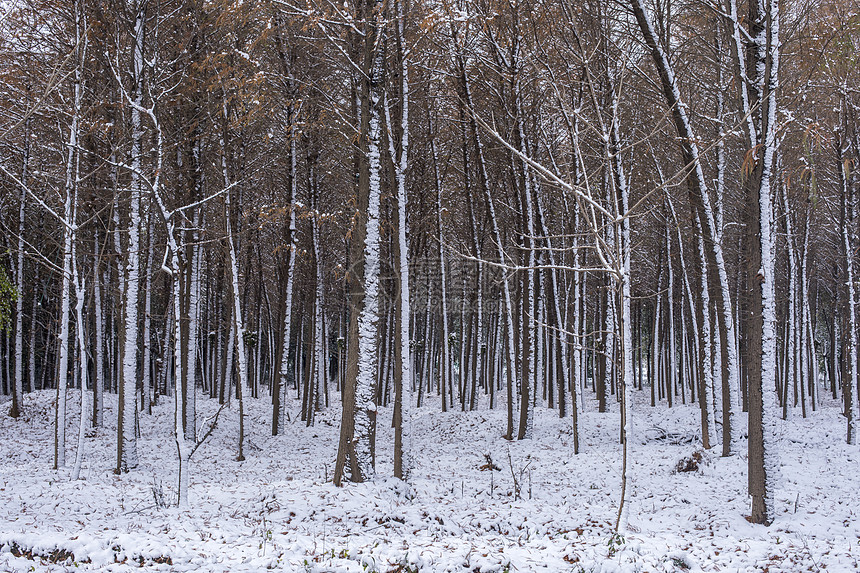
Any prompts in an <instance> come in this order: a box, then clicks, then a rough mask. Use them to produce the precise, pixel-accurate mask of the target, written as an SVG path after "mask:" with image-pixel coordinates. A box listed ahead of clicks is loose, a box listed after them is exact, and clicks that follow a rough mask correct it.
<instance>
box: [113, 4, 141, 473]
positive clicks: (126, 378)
mask: <svg viewBox="0 0 860 573" xmlns="http://www.w3.org/2000/svg"><path fill="white" fill-rule="evenodd" d="M134 9H135V25H134V53H133V55H132V65H133V76H132V81H133V82H134V85H133V88H132V90H133V91H132V96H131V97H132V99H133V104H132V109H131V135H132V144H131V189H130V191H131V205H130V214H129V222H128V247H127V250H126V267H125V280H126V289H125V301H124V309H125V312H124V313H123V314H124V317H123V318H124V320H123V324H122V329H123V331H124V335H123V352H122V377H121V379H120V381H119V383H120V401H121V402H122V404H121V405H120V407H119V409H118V413H119V418H118V421H117V432H118V434H119V435H118V437H117V439H118V440H120V442H121V445H120V448H119V449H120V456H119V459H118V460H117V470H118V471H120V472H127V471H129V470H131V469H134V468H135V467H137V464H138V458H137V436H136V434H135V419H136V415H137V351H138V346H137V338H138V304H137V302H138V300H137V299H138V294H139V291H140V252H139V251H140V224H141V217H140V209H141V199H142V196H143V186H144V182H143V180H142V175H141V154H142V152H143V147H142V146H143V127H142V125H141V117H140V106H141V103H142V101H143V74H144V62H143V38H144V26H145V19H146V13H145V12H146V8H145V4H140V3H138V1H137V0H135V3H134Z"/></svg>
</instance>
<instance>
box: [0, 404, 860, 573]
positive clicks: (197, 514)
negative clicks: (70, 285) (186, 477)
mask: <svg viewBox="0 0 860 573" xmlns="http://www.w3.org/2000/svg"><path fill="white" fill-rule="evenodd" d="M633 394H634V401H636V404H635V406H634V407H635V409H636V411H637V415H636V418H635V420H634V423H635V424H636V425H637V426H638V428H637V429H636V431H633V432H631V433H630V435H631V436H641V438H640V441H639V443H636V444H635V447H636V451H637V455H636V456H635V459H634V460H633V462H632V463H633V464H634V467H633V468H632V469H631V471H632V472H633V475H635V476H636V480H635V483H634V484H633V490H632V491H631V492H630V493H629V496H630V497H629V502H630V504H631V506H630V514H629V525H628V528H627V532H626V537H625V538H624V539H623V540H616V541H615V542H613V541H612V540H613V536H612V534H613V524H614V519H615V513H616V511H617V503H618V494H619V491H618V482H619V480H618V472H619V471H620V459H621V458H620V455H619V454H620V446H619V444H618V413H617V404H616V403H615V402H614V401H612V404H611V407H612V411H611V412H610V413H608V414H598V413H596V412H595V411H594V410H595V407H594V406H595V405H594V402H593V400H592V399H591V396H589V400H588V402H587V404H586V412H584V413H583V414H582V415H581V423H582V425H581V438H582V442H583V443H582V453H581V454H580V455H578V456H574V455H573V454H572V437H571V429H570V420H569V419H566V420H559V419H558V417H557V414H556V413H555V412H553V411H551V410H547V409H545V408H542V407H538V408H537V409H536V411H535V433H534V438H533V439H532V440H528V441H524V442H508V441H506V440H504V439H503V438H502V437H501V435H502V433H504V430H505V418H504V416H505V408H504V404H502V405H501V406H500V407H499V408H498V409H496V410H493V411H489V410H486V409H485V408H486V403H485V401H483V400H482V402H481V404H480V406H481V408H482V409H481V410H478V411H475V412H469V413H462V412H447V413H444V414H443V413H440V412H439V403H438V399H436V398H434V399H432V400H430V401H429V403H428V405H427V406H424V407H422V408H421V409H415V408H412V409H410V411H411V412H412V413H413V424H412V427H413V428H414V435H413V440H414V444H415V450H414V451H415V453H416V454H417V455H416V456H415V457H414V459H413V463H414V464H415V465H414V469H413V472H412V482H411V484H410V486H409V488H407V487H406V486H405V485H404V484H403V483H402V482H400V481H399V480H395V479H393V478H388V479H384V478H379V479H377V480H374V481H372V482H369V483H365V484H353V483H347V485H346V486H345V487H343V488H336V487H334V486H333V485H332V484H331V483H330V478H331V472H332V469H333V467H334V459H335V454H336V451H337V441H338V416H339V413H340V408H339V407H338V405H335V404H333V405H332V406H331V407H330V408H329V409H328V410H326V411H324V412H320V413H319V414H318V418H317V425H316V426H314V427H313V428H307V427H305V426H304V424H299V423H289V424H287V425H286V427H285V428H284V432H283V434H282V435H281V436H277V437H272V436H271V435H270V431H269V430H270V428H269V423H270V421H271V411H270V407H271V406H270V402H269V398H268V397H262V398H260V399H253V398H246V400H245V402H246V413H247V420H246V432H247V438H246V439H247V448H246V455H247V457H248V459H247V460H246V461H245V462H236V461H235V455H234V453H235V452H234V447H235V439H236V435H237V412H236V410H235V407H236V406H235V404H234V406H233V410H230V411H225V412H224V413H222V416H221V419H220V422H219V426H218V428H217V429H216V430H215V432H214V433H213V435H212V436H211V438H210V440H209V441H208V442H206V443H205V444H204V445H203V446H202V447H201V449H200V450H199V451H198V452H197V455H196V457H195V458H194V460H193V461H192V465H193V467H192V468H191V472H190V475H191V480H192V482H191V486H190V492H189V502H190V504H189V507H187V508H183V509H178V508H176V507H175V506H169V507H158V506H156V503H155V499H156V495H155V492H159V491H161V492H163V495H164V500H165V501H167V502H168V503H172V502H175V495H176V492H175V482H176V445H175V443H174V441H173V434H172V432H173V428H172V426H173V424H172V423H171V422H172V420H171V416H172V415H173V404H172V403H171V401H170V400H168V399H162V400H161V401H160V402H159V403H158V404H157V405H156V406H155V407H154V410H153V411H154V413H153V415H152V416H148V415H146V414H142V415H141V418H140V429H141V433H142V435H141V438H140V441H139V444H138V446H139V450H138V451H139V454H140V466H139V467H138V468H137V469H136V470H135V471H132V472H131V473H129V474H124V475H120V476H117V475H114V473H113V472H112V469H113V466H114V463H115V459H114V456H115V442H114V440H115V436H116V432H115V427H113V424H115V422H116V396H114V395H106V396H105V405H106V407H107V408H108V411H107V413H106V415H105V421H106V426H105V427H104V428H100V429H97V430H95V431H91V432H90V433H89V434H88V435H87V438H86V439H87V444H86V458H85V460H84V467H83V471H82V474H81V475H82V477H84V478H85V479H84V480H81V481H70V479H69V476H70V472H71V470H70V469H68V468H64V469H61V470H59V471H52V470H50V469H49V468H50V467H51V464H52V461H53V460H52V454H53V452H52V438H53V435H52V431H51V430H52V428H51V420H52V408H53V405H52V400H53V397H54V393H53V392H51V391H44V392H39V393H36V394H28V395H26V396H25V412H26V414H25V416H24V417H22V418H21V419H19V420H13V419H10V418H8V417H2V418H0V435H2V436H3V437H4V439H3V440H0V459H2V460H3V462H2V464H0V571H66V570H81V571H96V570H98V571H131V570H138V569H140V564H141V563H142V564H143V565H144V568H145V569H146V570H152V571H231V572H236V571H261V570H264V569H266V568H269V567H271V568H276V569H278V570H282V571H386V572H387V571H409V570H410V569H408V568H407V567H411V568H412V569H411V570H413V571H414V570H419V571H504V570H506V567H509V569H508V570H510V571H595V572H597V571H603V572H610V571H618V572H628V571H629V572H632V571H732V572H735V571H741V572H745V571H750V572H752V571H762V570H764V569H765V568H768V569H767V570H768V571H770V573H776V572H780V571H781V572H797V571H805V570H811V571H830V572H838V571H856V570H857V568H858V564H857V561H858V558H860V549H858V535H860V523H858V521H857V519H856V509H857V507H860V492H858V490H857V488H856V485H855V483H854V480H855V474H856V468H857V461H858V458H860V455H858V452H857V449H856V447H853V446H848V445H846V444H844V439H843V434H844V427H843V424H844V422H843V420H842V418H841V416H840V415H839V404H838V403H837V402H830V401H827V402H825V403H824V404H822V408H820V409H819V410H818V411H816V412H813V413H812V415H811V416H810V417H809V418H807V419H803V418H801V417H800V416H794V417H792V418H791V420H790V421H789V422H783V421H781V420H779V421H778V422H777V423H778V424H779V432H780V440H781V441H782V448H781V456H782V462H783V464H784V465H783V468H782V476H783V478H782V481H781V483H780V484H779V485H778V488H777V490H776V502H777V514H776V521H775V522H774V524H773V525H772V526H770V527H768V528H766V527H763V526H757V525H752V524H750V523H748V522H747V521H746V520H745V519H744V515H746V514H748V512H749V503H748V497H747V494H746V469H745V468H746V459H745V456H743V455H740V456H734V457H730V458H720V457H717V452H715V451H712V452H707V453H704V455H703V462H702V465H701V468H700V470H699V471H696V472H689V473H675V472H674V467H675V464H676V463H677V462H678V461H679V460H680V459H681V458H684V457H689V456H690V455H691V454H692V453H693V452H694V451H695V450H696V449H697V448H698V445H697V442H696V441H694V442H693V443H684V442H683V440H681V439H669V440H657V439H655V436H657V435H659V434H660V432H658V431H656V430H655V431H648V430H649V429H650V428H652V427H654V426H659V427H660V428H663V429H665V430H666V431H668V432H671V433H673V438H674V437H677V436H680V437H683V436H696V432H697V431H698V423H699V422H698V410H697V406H695V405H692V406H679V407H674V408H672V409H667V408H666V407H665V405H663V406H658V407H657V408H651V407H649V406H648V405H647V402H646V400H645V398H646V396H647V395H648V394H649V393H648V392H644V393H639V392H634V393H633ZM823 395H824V394H823ZM68 400H69V401H70V403H72V404H78V403H79V399H78V396H77V393H76V391H71V392H70V395H69V398H68ZM287 407H288V409H289V410H290V411H291V412H295V411H297V410H298V407H299V406H298V403H297V402H295V401H293V402H290V403H288V404H287ZM216 408H217V404H216V403H214V402H213V401H211V400H205V401H201V402H200V403H199V411H200V412H199V413H200V415H201V417H202V416H206V417H208V416H211V415H212V413H214V411H215V409H216ZM71 410H72V412H71V413H70V415H69V419H68V420H67V424H68V428H69V430H72V429H73V428H75V427H76V424H77V408H75V407H73V408H72V409H71ZM380 416H381V419H380V423H379V424H378V425H377V464H378V467H377V470H378V472H377V473H378V475H380V476H389V475H391V473H392V467H391V457H392V451H393V446H392V443H393V442H392V440H393V433H392V430H391V428H390V423H389V422H390V416H391V410H390V409H389V408H380ZM739 429H740V430H741V433H742V435H743V431H744V429H745V428H743V425H741V428H739ZM742 441H743V440H742ZM674 442H681V443H674ZM744 446H745V444H744ZM744 449H745V448H744ZM742 451H743V450H742ZM485 453H489V454H490V455H491V456H492V459H493V462H494V463H495V464H497V465H498V466H499V467H501V468H502V471H492V470H482V469H481V467H482V466H484V464H485V463H486V460H485V458H484V454H485ZM509 454H510V461H509V458H508V455H509ZM512 474H513V475H515V476H516V477H517V480H518V481H519V488H520V492H521V498H520V499H517V496H516V494H515V487H514V483H513V478H512ZM58 550H61V551H64V552H65V553H62V554H61V553H58ZM52 554H53V557H52ZM52 561H56V563H54V562H52ZM399 565H402V566H403V568H402V569H398V568H397V567H398V566H399Z"/></svg>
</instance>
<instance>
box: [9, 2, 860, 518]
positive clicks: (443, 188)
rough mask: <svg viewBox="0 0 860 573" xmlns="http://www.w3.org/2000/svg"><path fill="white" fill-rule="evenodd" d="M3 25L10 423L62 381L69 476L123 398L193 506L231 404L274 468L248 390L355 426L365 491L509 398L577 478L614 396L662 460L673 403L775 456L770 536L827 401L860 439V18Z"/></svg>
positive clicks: (111, 10)
mask: <svg viewBox="0 0 860 573" xmlns="http://www.w3.org/2000/svg"><path fill="white" fill-rule="evenodd" d="M2 10H3V16H2V19H0V28H2V33H0V59H2V63H0V108H2V113H0V228H1V229H2V231H0V251H1V252H0V278H2V280H0V284H2V285H4V286H3V287H0V288H2V291H0V299H2V300H3V301H4V304H6V305H7V307H6V312H5V313H0V314H5V315H8V316H7V318H8V320H6V321H5V323H4V330H3V336H2V337H1V338H2V340H0V380H2V393H3V394H4V395H6V396H9V397H11V398H10V400H9V402H8V403H7V404H6V405H5V406H4V412H3V415H10V416H13V417H17V416H21V415H22V414H25V413H26V412H25V408H26V404H25V400H24V399H23V397H24V395H25V394H27V393H29V392H33V391H37V390H46V389H56V392H57V396H58V400H57V401H56V411H55V420H56V423H55V432H54V440H55V456H54V466H55V467H60V466H63V465H65V464H67V463H69V461H70V460H67V459H66V454H67V453H75V457H76V460H75V467H76V468H79V467H80V463H81V460H80V458H81V454H82V452H81V447H82V445H83V443H84V435H85V432H86V431H87V428H86V427H85V426H87V425H90V424H91V425H92V426H99V425H101V424H102V423H103V400H104V398H103V397H104V394H105V393H117V394H118V395H119V403H120V408H119V414H118V415H119V418H118V424H117V434H116V435H115V436H110V437H108V436H104V437H103V439H115V440H116V451H117V455H116V471H117V472H118V473H119V472H128V471H134V468H135V467H136V465H137V449H136V448H137V445H136V427H137V424H136V420H137V419H138V418H139V417H142V416H147V415H148V412H149V411H150V410H151V407H152V405H153V404H154V403H157V402H159V401H166V400H169V401H171V402H172V403H175V412H176V414H175V440H176V446H177V452H178V458H179V461H180V464H181V467H184V468H186V471H182V472H180V487H179V489H178V491H179V503H180V504H182V503H186V502H187V491H188V479H189V476H188V473H189V472H188V471H187V467H188V463H187V462H188V460H189V459H190V458H191V456H193V454H194V452H195V451H196V449H197V446H198V445H199V444H200V443H201V442H202V440H205V439H206V437H207V435H208V432H211V428H212V427H213V424H214V422H213V421H212V420H206V421H205V423H204V421H203V420H201V419H200V418H199V417H198V415H197V408H196V404H197V403H198V402H200V401H203V400H207V401H217V402H219V403H221V404H225V406H226V405H228V404H230V409H228V410H224V411H223V412H222V411H221V410H219V411H218V412H219V414H218V415H220V416H236V415H238V416H239V420H240V424H239V435H238V436H237V441H236V451H235V452H233V453H232V454H231V455H234V456H236V457H237V458H238V459H239V460H242V459H243V458H244V455H245V454H244V451H243V444H244V441H245V436H244V435H243V431H244V430H243V425H242V423H241V421H242V420H243V417H242V416H243V403H244V400H245V399H247V398H248V397H252V398H254V399H266V400H270V401H271V404H272V407H271V432H272V434H275V435H277V434H278V432H279V428H281V427H283V424H284V422H285V418H286V417H288V416H295V415H298V416H300V417H301V420H303V421H305V422H306V423H307V425H308V426H312V425H313V424H314V419H315V414H316V413H317V412H319V411H320V410H322V409H327V408H338V409H339V410H342V414H341V431H340V447H339V451H338V456H337V464H336V467H335V471H334V481H335V483H336V484H340V483H341V481H342V480H346V479H351V480H353V481H364V480H369V479H371V478H373V476H374V474H375V470H374V461H375V458H376V457H377V456H390V455H392V453H391V452H381V451H379V452H378V451H376V449H375V447H374V437H375V431H376V430H375V428H376V425H377V424H394V427H395V430H396V437H395V451H394V452H393V455H394V459H395V465H394V472H395V474H396V475H397V477H401V478H404V479H406V478H408V476H409V469H410V456H415V455H419V453H418V452H411V451H410V448H409V444H410V439H409V430H410V427H411V426H410V424H406V423H403V420H406V419H408V418H409V416H410V410H411V409H413V408H428V407H433V408H441V409H442V410H451V409H457V410H473V409H479V408H481V409H484V408H495V409H506V410H507V425H506V427H500V428H499V429H498V431H499V432H500V433H502V434H504V435H505V436H506V437H507V438H508V439H511V440H517V439H528V438H530V436H531V433H532V428H533V423H534V422H533V419H534V418H533V415H534V410H535V408H551V409H555V410H556V411H557V412H558V415H559V416H560V417H566V418H568V419H570V420H571V421H572V427H573V437H574V439H573V450H572V451H571V452H570V454H571V456H574V455H576V454H577V453H578V452H579V450H580V449H581V448H582V447H584V446H583V444H581V443H579V441H578V439H577V430H578V427H579V426H578V420H577V415H578V413H579V412H582V411H583V409H587V410H589V411H591V410H598V411H600V412H608V411H609V410H610V409H612V410H613V411H614V412H620V415H621V416H620V420H618V417H617V414H609V413H607V416H608V417H609V416H613V418H611V419H613V420H615V422H614V423H617V424H618V428H619V440H621V442H622V443H624V444H625V445H626V440H625V435H627V433H629V432H630V431H632V430H631V428H632V425H631V423H630V421H631V419H634V418H635V416H636V410H635V409H634V408H631V407H630V405H631V403H632V401H633V398H632V396H633V394H634V393H638V394H640V395H641V396H645V397H647V400H650V405H651V407H654V408H671V407H672V406H673V404H677V403H694V404H698V405H699V408H698V412H699V414H700V417H701V435H700V437H701V443H702V447H704V448H708V449H709V448H717V451H721V453H722V454H723V455H726V456H729V455H732V454H733V453H736V452H738V450H739V448H744V449H746V448H747V447H748V448H749V474H750V475H749V478H750V494H751V495H752V500H753V506H752V515H751V519H752V521H754V522H758V523H770V522H771V521H772V519H773V516H774V513H773V512H774V509H773V490H772V487H773V485H772V482H773V479H774V476H773V474H774V473H775V472H776V471H777V469H778V466H779V460H778V458H777V455H776V452H775V450H774V448H772V447H771V445H772V444H773V441H774V440H775V433H776V425H777V423H778V422H777V419H778V418H788V417H792V416H804V417H805V416H807V414H809V413H810V412H811V411H813V410H815V409H816V408H817V406H818V404H819V401H820V397H821V396H823V395H825V394H827V395H830V396H832V397H833V398H836V399H841V400H842V401H843V403H844V410H843V414H844V416H845V418H846V424H847V428H846V432H845V436H844V437H845V438H846V439H847V440H848V442H849V443H854V442H855V441H856V439H857V438H856V429H855V420H856V418H857V415H858V414H860V409H858V368H860V362H858V361H860V352H858V330H859V329H858V323H857V321H858V310H857V304H858V300H857V299H858V296H860V285H858V279H857V272H858V269H857V265H858V263H860V256H858V250H860V233H858V219H860V201H858V199H860V91H858V85H860V83H858V78H860V66H858V56H860V12H858V5H857V3H856V2H852V1H850V0H849V1H846V2H843V1H842V0H831V1H829V2H820V1H815V0H810V1H806V0H799V1H795V0H784V1H783V2H779V0H746V1H738V0H720V1H717V2H711V1H704V0H691V1H688V2H669V1H668V0H663V1H661V0H657V1H656V2H653V1H652V0H623V1H606V0H584V1H583V2H573V3H570V2H563V1H562V2H556V1H553V0H548V1H537V0H523V1H518V2H499V1H497V0H451V1H449V0H443V1H441V2H406V1H405V0H355V1H348V2H344V3H343V4H340V3H336V2H323V1H319V2H317V1H315V0H308V1H307V2H305V1H304V0H296V1H293V0H277V1H275V0H266V1H263V2H255V3H251V2H245V3H243V2H230V1H220V0H214V1H196V0H128V1H115V0H19V1H17V2H8V3H6V4H5V5H4V6H3V8H2ZM82 386H83V387H84V388H85V389H87V391H86V392H81V393H80V396H81V403H80V404H78V403H76V402H75V403H71V402H69V403H68V404H67V400H66V392H67V390H68V389H69V388H75V387H78V388H80V387H82ZM647 400H646V401H645V402H644V403H647ZM616 402H617V403H618V407H617V408H614V405H615V403H616ZM293 404H295V405H296V406H295V407H294V406H293ZM389 405H393V407H394V410H393V412H394V419H393V421H392V420H390V419H382V418H381V417H380V418H379V419H377V417H376V412H377V406H389ZM68 408H74V409H80V408H83V409H84V411H86V412H87V413H88V415H87V416H85V417H84V418H83V420H84V423H82V424H81V428H80V434H79V435H78V436H67V435H65V424H64V419H65V415H66V411H67V409H68ZM742 416H743V417H746V416H749V434H748V436H742V435H741V433H740V431H739V429H738V427H739V425H738V423H737V420H738V419H739V418H740V417H742ZM608 419H610V418H608ZM215 421H217V418H216V420H215ZM309 431H310V430H309ZM75 444H77V446H76V445H75ZM624 455H625V456H626V455H627V448H626V447H625V448H624ZM625 467H626V466H625ZM622 499H624V494H623V493H622ZM622 506H623V504H622ZM622 514H623V512H622V511H621V510H619V526H623V519H624V516H623V515H622Z"/></svg>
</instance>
